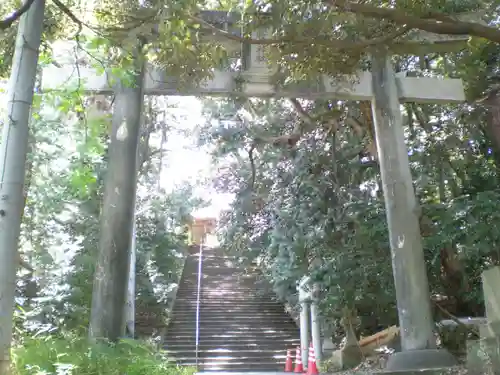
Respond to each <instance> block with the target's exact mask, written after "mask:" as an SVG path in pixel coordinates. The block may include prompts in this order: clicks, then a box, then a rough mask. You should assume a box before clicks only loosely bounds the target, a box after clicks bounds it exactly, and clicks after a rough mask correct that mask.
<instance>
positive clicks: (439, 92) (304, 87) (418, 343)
mask: <svg viewBox="0 0 500 375" xmlns="http://www.w3.org/2000/svg"><path fill="white" fill-rule="evenodd" d="M200 17H201V18H202V19H204V20H205V21H206V22H208V23H210V24H212V25H215V26H216V27H220V28H223V29H224V30H226V31H228V32H231V33H236V34H239V33H240V31H239V29H238V28H237V27H236V21H237V20H238V19H239V16H238V15H236V14H228V13H227V12H217V11H207V12H202V13H201V16H200ZM461 18H469V19H471V20H472V22H474V20H477V17H476V16H474V15H467V16H462V17H461ZM221 25H222V26H221ZM204 31H205V34H204V35H205V38H206V39H211V40H214V39H216V40H218V41H219V42H221V43H223V44H224V45H225V46H226V48H227V49H228V50H230V51H241V53H242V56H241V57H242V60H243V62H244V64H243V68H244V69H243V71H241V72H236V71H215V72H214V75H213V78H212V79H207V80H205V81H204V82H202V83H201V84H200V85H198V86H195V85H191V86H188V87H186V85H185V84H183V89H182V90H179V89H178V86H179V85H178V82H177V79H176V78H175V77H169V76H168V75H167V72H165V71H162V70H161V69H158V68H155V67H152V66H150V67H149V68H148V69H147V73H146V77H145V82H144V88H143V93H144V94H145V95H196V96H246V97H293V98H308V99H315V98H320V97H321V98H326V97H330V98H338V99H344V100H369V101H371V103H372V112H373V118H374V123H375V124H374V125H375V134H376V142H377V150H378V155H379V161H380V167H381V177H382V185H383V191H384V198H385V202H386V213H387V221H388V227H389V235H390V247H391V254H392V266H393V273H394V281H395V286H396V297H397V305H398V313H399V325H400V329H401V344H402V349H403V351H402V352H401V353H396V354H394V355H393V356H391V357H390V359H389V361H388V363H387V369H388V370H392V371H403V370H419V369H422V366H425V368H440V367H448V366H452V365H454V364H456V360H455V358H454V357H453V356H451V354H449V353H448V352H447V351H444V350H437V349H436V348H435V345H434V336H433V332H432V330H433V321H432V314H431V306H430V301H429V286H428V279H427V274H426V269H425V261H424V254H423V248H422V241H421V237H420V229H419V222H418V204H417V201H416V198H415V192H414V190H413V185H412V178H411V174H410V167H409V160H408V152H407V148H406V145H405V139H404V133H403V122H402V115H401V111H400V103H401V102H417V103H460V102H463V101H464V100H465V95H464V89H463V84H462V81H461V80H460V79H439V78H429V77H425V78H424V77H418V78H417V77H406V76H405V75H404V74H398V75H396V74H395V72H394V70H393V67H392V63H391V60H390V57H391V56H390V54H391V53H396V54H398V53H399V54H414V55H419V54H422V53H425V52H430V51H434V52H446V51H451V50H459V49H463V48H465V46H466V42H467V40H468V37H467V36H449V37H448V36H442V35H434V34H431V33H428V32H414V33H413V34H412V35H411V36H410V38H409V39H407V40H404V41H398V42H395V43H392V44H391V46H390V47H383V48H379V49H378V50H375V49H374V51H373V54H372V73H368V72H360V73H359V75H358V79H357V81H356V82H354V83H351V82H352V77H346V80H345V82H338V80H337V81H335V82H333V81H332V80H331V79H330V78H329V77H326V76H322V77H321V79H319V80H317V81H314V82H300V83H294V84H283V85H278V84H276V83H275V80H274V79H273V78H274V77H275V75H276V74H277V73H278V72H277V71H276V69H274V68H273V67H272V66H270V65H269V64H268V62H267V61H266V58H265V56H264V54H263V49H262V46H259V45H256V44H251V45H250V46H248V45H246V44H245V45H242V44H241V43H239V42H237V41H234V40H229V39H225V38H224V36H220V35H218V34H212V33H211V32H207V30H206V29H205V30H204ZM267 33H268V31H267V30H258V31H255V32H253V33H252V37H253V38H254V39H261V38H265V35H266V34H267ZM78 70H79V72H78V73H79V77H80V78H83V79H84V80H85V81H86V82H85V86H84V87H85V90H86V91H88V92H93V93H112V92H115V91H116V92H119V90H120V88H119V86H118V85H116V86H112V85H110V84H108V83H109V82H113V81H115V82H116V80H113V79H110V77H111V74H103V75H100V74H97V72H96V71H95V70H93V69H91V68H85V67H80V68H79V69H78ZM73 74H74V73H73V69H71V67H67V66H66V67H62V68H56V67H48V68H46V69H45V70H44V71H43V78H42V83H43V86H42V89H43V90H57V89H60V87H61V86H63V85H64V84H67V83H68V82H71V78H72V75H73ZM73 78H75V77H73ZM119 98H121V99H119ZM123 98H124V95H118V96H117V98H116V100H124V99H123ZM117 116H118V115H117ZM307 349H308V348H302V350H303V355H305V358H307Z"/></svg>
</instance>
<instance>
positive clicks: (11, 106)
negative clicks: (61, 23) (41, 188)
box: [0, 0, 45, 374]
mask: <svg viewBox="0 0 500 375" xmlns="http://www.w3.org/2000/svg"><path fill="white" fill-rule="evenodd" d="M44 7H45V1H44V0H37V2H36V3H35V5H34V6H33V7H32V8H31V9H30V11H29V12H27V13H25V15H24V16H23V18H22V21H21V24H20V26H19V30H18V34H17V38H16V50H15V52H14V59H13V61H14V63H13V69H12V73H11V79H10V83H9V89H8V98H7V103H8V110H7V117H6V121H5V123H4V126H3V133H2V142H1V144H0V150H1V152H2V155H4V157H3V160H2V162H1V164H0V170H1V176H2V179H1V181H0V193H1V194H0V195H1V196H2V203H1V207H0V212H1V213H2V214H1V216H2V221H3V223H2V225H1V227H2V228H1V229H0V243H1V244H2V246H1V248H2V250H1V251H2V252H1V256H2V260H3V261H2V266H1V267H2V268H1V271H0V274H1V275H2V276H1V279H0V315H1V318H0V355H1V359H0V373H1V374H7V373H8V372H9V367H10V345H11V338H12V314H13V307H14V306H13V305H14V294H15V284H16V270H17V267H18V264H19V255H18V249H17V246H18V242H19V233H20V227H21V217H22V209H23V206H24V177H25V172H24V169H25V164H26V152H27V148H28V133H29V130H28V129H29V122H30V120H29V117H30V113H31V105H32V102H33V89H34V86H35V76H36V67H37V62H38V48H39V46H40V39H41V35H42V25H43V16H44Z"/></svg>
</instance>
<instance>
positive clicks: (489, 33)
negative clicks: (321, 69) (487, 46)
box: [325, 0, 500, 43]
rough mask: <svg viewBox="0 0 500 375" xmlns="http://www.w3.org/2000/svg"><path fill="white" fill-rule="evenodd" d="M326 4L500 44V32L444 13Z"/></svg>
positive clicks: (345, 0) (330, 0)
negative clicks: (418, 12)
mask: <svg viewBox="0 0 500 375" xmlns="http://www.w3.org/2000/svg"><path fill="white" fill-rule="evenodd" d="M325 3H326V4H328V5H330V6H332V7H334V8H338V9H340V10H342V11H344V12H350V13H355V14H360V15H363V16H365V17H370V18H376V19H384V20H389V21H392V22H394V23H395V24H398V25H406V26H408V27H410V28H413V29H420V30H424V31H428V32H431V33H435V34H448V35H470V36H477V37H481V38H485V39H488V40H491V41H492V42H496V43H500V30H499V29H497V28H494V27H489V26H484V25H481V24H480V23H476V22H467V21H460V20H457V19H454V18H453V17H450V16H447V15H445V14H442V13H435V12H429V13H428V14H427V15H426V16H422V17H419V16H415V15H411V14H409V13H407V12H406V11H405V10H400V9H394V8H380V7H376V6H373V5H368V4H361V3H355V2H352V1H349V0H325Z"/></svg>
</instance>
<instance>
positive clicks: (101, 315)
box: [90, 54, 144, 341]
mask: <svg viewBox="0 0 500 375" xmlns="http://www.w3.org/2000/svg"><path fill="white" fill-rule="evenodd" d="M136 56H138V57H136V67H135V71H134V72H133V73H134V80H133V84H134V86H135V87H133V88H126V87H121V89H120V90H119V92H118V93H117V95H116V102H115V108H114V111H113V119H112V135H111V143H110V146H109V161H108V168H107V172H106V178H105V185H104V203H103V209H102V213H101V238H100V243H99V256H98V259H97V266H96V272H95V276H94V289H93V292H92V309H91V317H90V337H91V338H92V339H98V338H105V339H108V340H110V341H116V340H117V339H119V338H120V337H122V336H124V334H125V317H124V308H123V307H124V304H125V300H126V293H127V279H128V271H129V262H130V254H129V253H130V244H131V236H130V231H131V228H132V223H133V220H134V210H135V207H134V206H135V190H136V185H137V157H136V155H137V146H138V143H139V136H140V127H141V114H142V105H143V92H142V81H143V77H144V71H143V63H142V57H141V56H139V54H136Z"/></svg>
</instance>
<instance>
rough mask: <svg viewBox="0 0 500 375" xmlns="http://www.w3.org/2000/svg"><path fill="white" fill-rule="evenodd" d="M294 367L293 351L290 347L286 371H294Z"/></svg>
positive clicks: (287, 353) (287, 352) (287, 354)
mask: <svg viewBox="0 0 500 375" xmlns="http://www.w3.org/2000/svg"><path fill="white" fill-rule="evenodd" d="M292 369H293V363H292V351H291V350H290V349H288V350H287V351H286V362H285V372H292V371H293V370H292Z"/></svg>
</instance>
